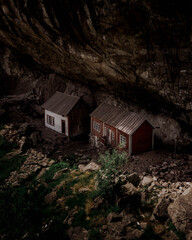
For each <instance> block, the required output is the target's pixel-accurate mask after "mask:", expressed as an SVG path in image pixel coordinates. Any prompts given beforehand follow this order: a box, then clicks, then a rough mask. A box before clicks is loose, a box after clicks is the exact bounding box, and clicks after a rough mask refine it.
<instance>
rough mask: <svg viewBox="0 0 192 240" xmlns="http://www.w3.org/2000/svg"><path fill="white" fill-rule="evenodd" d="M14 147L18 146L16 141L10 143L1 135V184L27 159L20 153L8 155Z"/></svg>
mask: <svg viewBox="0 0 192 240" xmlns="http://www.w3.org/2000/svg"><path fill="white" fill-rule="evenodd" d="M13 148H17V145H16V144H15V143H10V142H8V141H7V140H6V139H5V138H4V137H2V136H0V184H3V182H4V180H5V179H6V178H8V177H9V175H10V173H11V172H12V171H16V170H18V169H19V168H20V167H21V165H22V164H23V162H24V161H25V159H26V157H25V156H22V155H19V154H18V155H15V156H13V157H11V158H8V157H6V154H7V153H9V152H11V150H12V149H13Z"/></svg>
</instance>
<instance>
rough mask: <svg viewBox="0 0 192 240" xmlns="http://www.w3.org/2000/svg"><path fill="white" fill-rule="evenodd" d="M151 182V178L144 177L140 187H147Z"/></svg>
mask: <svg viewBox="0 0 192 240" xmlns="http://www.w3.org/2000/svg"><path fill="white" fill-rule="evenodd" d="M152 182H153V178H152V177H151V176H145V177H144V178H143V180H142V181H141V185H142V186H144V187H145V186H148V185H150V184H151V183H152Z"/></svg>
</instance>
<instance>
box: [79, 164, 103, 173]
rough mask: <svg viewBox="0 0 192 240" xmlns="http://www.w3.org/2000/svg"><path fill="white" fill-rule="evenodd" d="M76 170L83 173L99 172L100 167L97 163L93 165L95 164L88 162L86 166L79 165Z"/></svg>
mask: <svg viewBox="0 0 192 240" xmlns="http://www.w3.org/2000/svg"><path fill="white" fill-rule="evenodd" d="M78 168H79V169H80V170H81V171H83V172H85V171H96V170H99V169H100V166H99V165H98V164H97V163H95V162H90V163H89V164H87V165H84V164H80V165H79V166H78Z"/></svg>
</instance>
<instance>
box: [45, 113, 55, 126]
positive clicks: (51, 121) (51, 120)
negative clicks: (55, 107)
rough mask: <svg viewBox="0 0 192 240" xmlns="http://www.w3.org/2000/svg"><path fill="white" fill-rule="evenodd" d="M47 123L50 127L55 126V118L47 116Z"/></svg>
mask: <svg viewBox="0 0 192 240" xmlns="http://www.w3.org/2000/svg"><path fill="white" fill-rule="evenodd" d="M47 123H48V124H49V125H51V126H55V118H54V117H52V116H49V115H47Z"/></svg>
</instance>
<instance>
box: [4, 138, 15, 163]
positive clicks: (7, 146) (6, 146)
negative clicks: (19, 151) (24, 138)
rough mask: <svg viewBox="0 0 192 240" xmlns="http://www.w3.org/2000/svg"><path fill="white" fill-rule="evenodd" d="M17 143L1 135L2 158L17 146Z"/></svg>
mask: <svg viewBox="0 0 192 240" xmlns="http://www.w3.org/2000/svg"><path fill="white" fill-rule="evenodd" d="M17 147H18V146H17V144H16V143H10V142H9V141H7V140H6V139H5V138H4V137H2V136H0V159H2V158H3V157H4V156H5V155H6V154H7V153H9V152H10V151H11V150H12V149H13V148H17Z"/></svg>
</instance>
